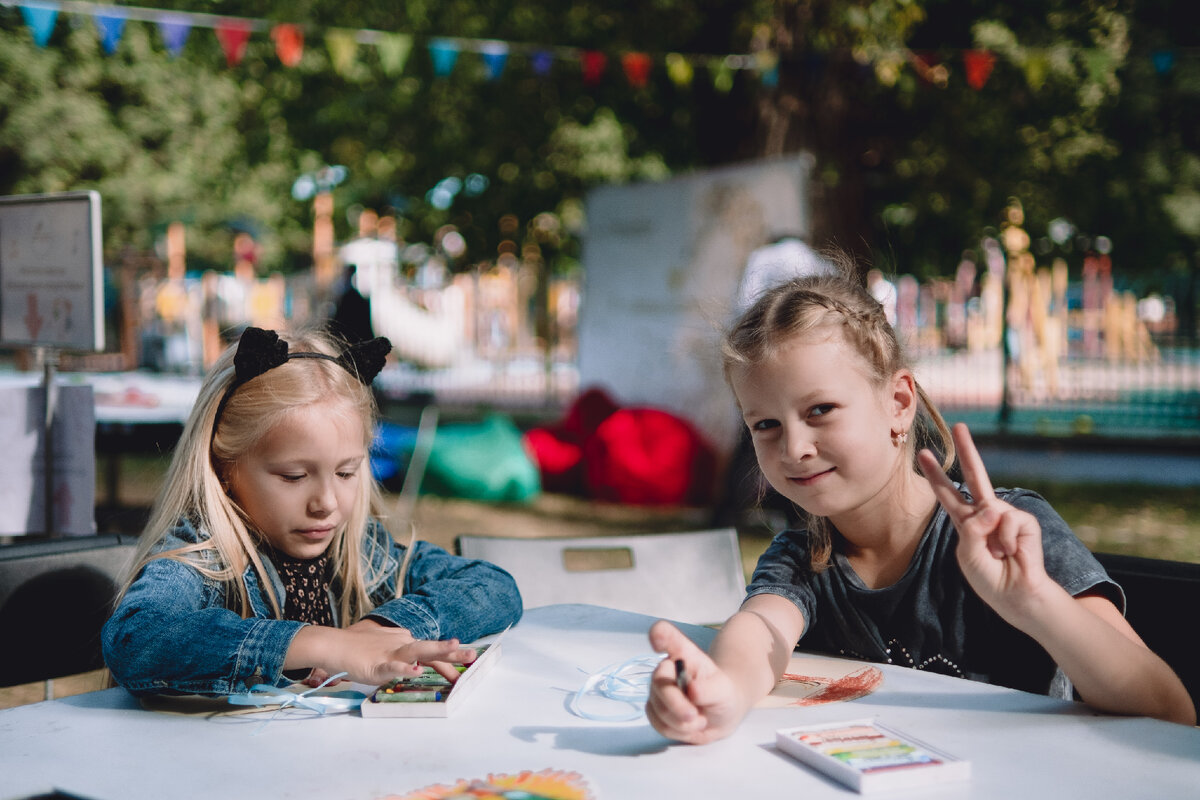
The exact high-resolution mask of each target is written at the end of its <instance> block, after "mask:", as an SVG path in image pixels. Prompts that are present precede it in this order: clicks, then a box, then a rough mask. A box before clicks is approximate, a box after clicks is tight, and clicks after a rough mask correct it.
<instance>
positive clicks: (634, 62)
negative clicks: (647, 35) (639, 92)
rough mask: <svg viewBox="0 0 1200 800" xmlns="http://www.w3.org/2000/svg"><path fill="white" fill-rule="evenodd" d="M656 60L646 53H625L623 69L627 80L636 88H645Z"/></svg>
mask: <svg viewBox="0 0 1200 800" xmlns="http://www.w3.org/2000/svg"><path fill="white" fill-rule="evenodd" d="M653 66H654V62H653V61H652V60H651V59H650V56H649V55H648V54H646V53H624V54H622V55H621V69H623V70H624V71H625V80H627V81H629V85H630V86H632V87H633V88H635V89H643V88H645V86H646V84H647V83H648V82H649V81H650V69H651V68H652V67H653Z"/></svg>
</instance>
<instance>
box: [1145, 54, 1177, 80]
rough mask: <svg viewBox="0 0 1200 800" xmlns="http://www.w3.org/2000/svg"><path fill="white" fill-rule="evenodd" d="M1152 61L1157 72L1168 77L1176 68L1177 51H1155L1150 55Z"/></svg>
mask: <svg viewBox="0 0 1200 800" xmlns="http://www.w3.org/2000/svg"><path fill="white" fill-rule="evenodd" d="M1150 61H1151V62H1152V63H1153V64H1154V71H1155V72H1157V73H1158V74H1159V75H1166V74H1167V73H1168V72H1170V71H1171V70H1172V69H1173V68H1174V67H1175V51H1174V50H1155V51H1154V52H1153V53H1151V54H1150Z"/></svg>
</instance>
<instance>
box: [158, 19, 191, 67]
mask: <svg viewBox="0 0 1200 800" xmlns="http://www.w3.org/2000/svg"><path fill="white" fill-rule="evenodd" d="M191 32H192V25H191V23H190V22H188V18H187V17H185V16H182V15H178V14H168V15H165V16H163V17H162V18H160V19H159V20H158V33H159V35H160V36H162V40H163V45H164V46H165V47H166V48H167V52H168V53H170V54H171V58H178V57H179V54H180V53H182V52H183V46H184V45H185V44H187V40H188V34H190V33H191Z"/></svg>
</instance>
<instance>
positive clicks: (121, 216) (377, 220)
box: [0, 0, 1200, 565]
mask: <svg viewBox="0 0 1200 800" xmlns="http://www.w3.org/2000/svg"><path fill="white" fill-rule="evenodd" d="M1185 6H1186V4H1183V3H1177V2H1176V3H1172V2H1168V1H1167V0H1142V1H1137V0H1103V1H1102V2H1101V1H1100V0H1082V2H1080V1H1079V0H1072V2H1066V1H1065V0H1062V1H1060V0H1040V1H1039V2H996V1H995V0H841V1H835V0H811V1H807V2H806V1H804V0H774V1H773V2H766V1H758V0H750V1H747V0H738V1H737V2H734V1H733V0H703V1H701V0H654V2H647V3H640V4H635V5H633V6H629V5H628V4H619V3H605V2H590V0H579V1H578V2H571V3H561V4H560V3H554V2H550V3H547V2H537V3H534V2H524V0H512V2H508V3H504V4H496V3H483V2H476V1H474V0H438V2H432V0H411V1H410V2H406V3H404V4H379V3H368V2H357V1H356V0H338V2H329V1H328V0H301V1H300V2H288V3H261V2H259V3H249V2H237V1H235V0H179V1H178V2H146V3H140V4H137V5H130V4H120V5H109V4H103V5H102V4H96V3H89V2H69V1H67V0H63V1H62V2H41V1H40V0H39V1H38V2H32V0H31V1H30V2H11V1H10V0H0V76H2V77H0V196H7V197H10V198H11V197H14V196H26V195H43V194H47V193H59V192H79V191H89V190H90V191H95V192H96V193H97V194H98V195H99V197H100V199H101V211H102V214H101V216H102V254H101V261H102V271H101V277H100V280H101V282H102V287H101V292H100V295H101V296H102V306H103V308H102V315H101V317H102V321H103V332H104V336H103V344H102V346H101V347H99V348H96V349H94V350H87V349H84V350H72V349H70V348H67V349H62V350H61V352H60V351H58V350H55V349H53V348H47V347H44V346H38V342H37V338H38V337H37V334H36V333H33V334H32V336H30V337H28V341H26V342H24V343H22V342H13V341H5V342H4V345H5V347H4V348H3V349H2V350H0V357H2V361H3V369H2V370H0V388H4V390H5V391H8V390H11V391H13V392H22V393H24V394H21V395H20V397H21V398H23V400H22V402H25V401H29V402H30V403H34V401H33V400H32V399H31V398H33V397H34V396H33V395H30V394H28V392H29V391H32V390H33V387H36V384H37V382H38V380H39V378H40V377H41V376H42V375H43V374H44V370H45V367H46V362H47V360H48V359H49V360H51V361H53V365H54V366H55V367H56V369H57V370H58V379H59V380H60V381H62V382H64V384H65V385H67V386H72V387H81V388H82V389H85V390H86V392H84V395H85V396H84V397H83V398H82V400H81V401H80V402H81V405H80V406H79V409H80V410H79V412H78V413H79V414H81V415H83V417H82V418H83V419H85V420H88V423H89V424H91V423H92V421H94V429H95V437H94V442H93V441H92V439H91V438H90V437H89V436H87V435H84V436H83V437H75V438H74V439H70V438H69V437H63V436H60V437H58V438H56V439H55V447H56V448H58V447H67V446H68V445H64V444H61V442H62V441H64V440H69V441H70V442H71V443H72V444H71V445H70V446H71V447H73V448H74V450H73V452H74V455H72V454H71V453H64V454H62V455H61V458H62V459H64V460H65V461H68V462H70V463H71V464H73V465H74V466H68V467H64V468H63V472H64V477H63V478H62V481H63V482H64V483H66V484H68V489H65V490H60V489H54V490H53V491H54V492H55V494H54V499H53V500H52V502H53V503H55V504H56V507H59V506H61V507H59V514H58V519H59V520H60V522H61V521H63V520H66V519H67V518H68V517H69V511H70V508H71V507H72V505H71V504H72V503H75V504H76V505H78V504H79V503H81V502H82V504H83V506H84V507H85V508H87V509H94V510H95V513H94V514H87V513H85V514H83V515H79V514H76V515H75V519H74V520H73V521H72V522H71V523H70V524H67V525H66V528H65V530H64V532H65V533H68V534H84V535H86V534H89V533H95V532H100V533H106V532H121V533H132V534H136V533H137V531H138V529H139V526H140V523H141V520H142V519H143V518H144V513H145V509H146V507H147V506H148V505H149V503H150V502H151V501H152V499H153V494H154V491H155V490H156V489H157V486H158V482H159V480H160V479H161V475H162V473H163V470H164V468H165V464H166V461H167V459H168V458H169V454H170V449H171V447H172V446H173V443H174V439H175V437H177V436H178V432H179V425H180V423H181V421H182V418H183V417H184V416H185V415H186V413H187V410H188V408H189V407H190V404H191V401H192V400H193V399H194V397H195V391H196V388H197V386H198V383H199V377H200V375H201V374H202V373H203V371H204V369H205V367H206V366H207V365H208V364H210V363H211V362H212V360H213V359H214V358H215V356H216V354H217V353H218V352H220V350H221V349H222V348H223V347H224V346H226V345H227V344H228V343H229V342H230V341H232V340H233V339H234V338H235V337H236V336H237V334H238V333H239V332H240V330H241V329H242V328H244V327H245V326H246V325H256V326H260V327H277V326H280V325H283V324H287V323H313V324H333V325H335V326H338V328H339V330H341V331H342V332H343V333H344V334H345V335H347V336H350V337H354V336H368V335H386V336H388V337H389V338H390V339H392V341H393V342H394V343H395V345H396V352H395V354H394V357H393V361H392V362H391V363H389V365H388V367H387V368H386V369H385V370H384V372H383V374H381V376H380V378H379V380H378V382H377V384H376V388H377V390H378V394H379V398H380V403H381V408H382V411H383V415H384V419H385V424H384V425H383V427H382V428H381V431H380V438H379V441H378V442H377V448H376V453H375V456H376V460H375V469H376V473H377V475H378V476H379V477H380V478H381V479H382V480H384V482H385V486H387V487H388V488H389V490H390V491H392V492H395V491H397V490H398V489H399V486H400V485H401V483H402V481H403V477H404V474H405V470H406V465H407V459H408V457H409V456H410V455H411V452H412V448H413V446H414V442H415V430H416V428H415V426H416V421H417V418H418V415H419V412H420V411H421V410H422V409H423V408H425V407H427V406H430V405H434V406H436V407H437V408H438V409H439V412H440V417H441V427H440V430H439V438H438V441H437V446H436V448H435V449H436V451H437V452H436V455H437V457H436V458H434V459H433V460H432V461H431V464H430V472H429V473H428V474H427V475H426V481H425V483H424V484H423V486H422V489H423V492H424V496H423V498H422V501H421V503H420V504H419V506H418V508H417V512H416V514H417V519H418V526H419V530H420V533H421V535H422V536H423V537H425V538H429V539H431V540H433V541H436V542H438V543H440V544H444V545H449V543H450V542H452V540H453V537H454V536H455V535H457V534H460V533H468V532H471V533H480V532H482V533H487V532H496V533H503V534H507V535H548V534H550V535H574V534H579V535H588V534H594V533H597V532H606V531H612V532H628V531H635V530H636V531H665V530H681V529H689V528H697V527H708V526H713V525H730V524H732V525H736V526H737V527H738V529H739V532H741V534H742V542H743V550H744V552H745V556H746V560H747V564H748V565H749V564H752V562H753V559H754V558H755V557H756V554H757V552H760V551H761V549H762V547H763V546H765V542H766V541H767V539H768V538H769V536H770V535H771V533H772V532H773V531H774V530H776V529H777V528H778V527H779V526H780V525H781V524H783V523H784V522H785V521H786V514H787V510H786V509H781V508H779V507H777V506H773V504H772V503H771V502H770V498H768V499H767V502H766V503H764V504H763V505H762V506H761V507H760V506H758V505H757V504H756V502H755V500H756V498H757V493H756V487H755V486H754V479H753V476H752V474H751V473H750V469H749V465H747V464H745V463H744V461H741V460H739V459H738V458H737V431H736V413H735V412H734V409H733V406H732V399H731V397H730V396H729V395H728V393H727V391H726V390H725V389H724V387H723V386H722V385H721V383H720V378H719V373H715V372H714V370H715V369H716V363H715V362H716V359H715V357H714V352H713V349H712V348H713V346H714V344H715V341H716V333H717V331H718V330H719V328H720V326H721V325H722V324H723V323H724V322H726V321H727V320H728V319H729V316H730V314H731V313H732V310H733V307H734V303H735V297H736V294H737V289H738V285H739V282H740V281H741V280H742V279H743V277H744V274H745V272H746V267H747V264H749V263H751V262H752V261H753V260H754V259H755V258H759V259H763V258H767V259H768V260H769V259H771V258H774V259H776V260H787V259H792V260H795V259H804V258H810V257H818V256H817V255H816V254H819V253H820V252H822V251H823V250H825V249H827V248H830V247H835V248H838V249H841V250H844V251H848V252H850V253H852V254H854V255H855V256H857V257H858V258H859V259H860V260H861V262H862V264H863V265H864V269H867V268H870V269H871V270H872V274H871V282H872V289H873V291H876V292H877V297H879V298H880V299H881V301H882V302H884V304H885V306H886V307H887V309H888V311H889V315H890V316H891V318H892V319H893V324H894V325H895V326H896V329H897V331H898V332H899V333H900V334H901V337H902V338H903V340H904V342H905V343H906V345H907V346H908V348H909V350H910V352H911V354H912V356H913V358H914V360H915V363H916V370H917V375H918V378H919V380H920V381H921V382H922V384H923V385H924V386H925V387H926V389H927V391H928V392H929V394H930V395H931V396H932V397H933V399H934V400H935V401H936V402H937V403H938V404H939V405H940V407H941V408H942V410H943V411H944V413H945V414H946V416H947V417H948V418H949V419H951V420H952V421H954V420H963V421H966V422H968V423H970V424H971V426H972V430H973V431H974V432H975V433H976V435H977V437H978V438H979V439H980V441H981V442H982V444H983V450H984V456H985V460H986V461H987V462H988V464H989V465H990V467H991V469H992V472H993V475H994V478H995V479H996V482H997V483H998V484H1008V485H1014V484H1019V485H1022V486H1027V487H1030V488H1034V489H1037V490H1039V491H1042V492H1043V493H1044V494H1046V495H1047V496H1048V497H1049V499H1050V500H1051V502H1052V503H1053V504H1054V505H1055V506H1056V507H1057V508H1058V509H1059V510H1060V511H1061V513H1063V515H1064V516H1065V517H1066V518H1067V519H1068V521H1069V522H1070V523H1071V524H1072V525H1073V526H1074V528H1075V530H1076V531H1077V532H1078V533H1079V535H1080V536H1081V538H1083V539H1084V540H1085V541H1086V542H1087V543H1088V544H1089V546H1091V547H1093V548H1095V549H1100V550H1105V551H1109V552H1119V553H1130V554H1137V555H1147V556H1153V557H1156V558H1164V559H1175V560H1184V561H1198V562H1200V501H1197V499H1196V491H1195V487H1196V485H1198V484H1200V474H1198V473H1200V465H1198V464H1197V461H1198V459H1197V454H1198V453H1200V449H1198V445H1200V354H1198V353H1200V351H1198V350H1197V342H1196V334H1197V322H1196V310H1197V296H1196V289H1197V261H1198V257H1200V119H1198V117H1200V103H1198V102H1197V100H1198V98H1200V41H1198V38H1200V32H1198V29H1197V28H1196V26H1195V25H1193V24H1191V23H1190V21H1189V22H1185V21H1184V17H1185V16H1187V15H1186V10H1187V9H1186V8H1185ZM1189 19H1190V18H1189ZM0 236H2V231H0ZM2 247H3V242H2V241H0V248H2ZM2 253H3V250H2V249H0V254H2ZM2 268H3V264H2V261H0V269H2ZM5 290H6V292H7V293H8V297H7V298H6V299H4V301H3V302H4V308H5V314H7V315H8V320H9V321H10V322H11V320H12V318H13V316H14V315H13V313H12V312H13V308H14V307H15V308H16V309H17V310H18V311H19V312H20V313H21V314H23V315H24V316H25V317H26V318H33V319H38V320H41V319H53V318H54V315H55V314H56V313H59V312H60V311H61V309H58V308H52V307H37V306H36V304H34V305H30V303H32V302H33V301H31V300H27V299H25V298H17V297H16V296H15V291H16V290H15V288H14V285H13V284H12V283H8V284H7V285H6V286H5ZM67 313H68V316H69V313H70V312H69V311H68V312H67ZM12 396H13V397H16V396H17V395H15V394H14V395H12ZM14 407H15V406H13V405H9V404H7V403H6V408H14ZM88 414H90V415H92V417H91V418H90V419H89V418H88V417H87V415H88ZM9 416H10V417H12V415H11V414H10V415H9ZM10 422H13V423H14V424H15V425H17V427H20V428H21V429H22V430H23V431H25V432H26V433H28V429H29V427H30V426H29V425H28V424H27V422H28V421H27V420H24V419H23V418H22V420H17V419H16V418H15V417H13V418H12V419H10ZM56 424H57V423H56ZM31 452H33V451H32V450H31ZM55 458H56V459H59V458H60V454H59V453H58V452H57V450H56V452H55ZM71 459H74V460H73V461H72V460H71ZM6 469H9V470H16V471H18V472H21V471H23V473H22V474H23V475H25V479H26V480H25V483H26V484H29V483H30V482H31V481H32V483H33V484H37V480H36V479H31V478H30V477H29V475H30V466H29V464H25V463H24V462H20V463H13V464H9V465H8V466H7V467H6ZM33 474H35V475H36V468H34V473H33ZM71 487H73V488H71ZM67 495H69V497H68V496H67ZM15 517H16V518H15V519H14V520H12V521H8V522H6V523H5V525H6V527H5V529H4V530H3V532H2V533H3V534H4V535H5V536H6V537H7V539H6V540H8V541H12V540H16V539H17V538H19V537H22V536H29V535H38V534H44V533H45V531H44V530H42V529H39V528H38V523H37V514H36V513H32V512H31V513H30V514H26V515H24V516H22V515H20V514H17V515H15ZM22 526H23V527H22Z"/></svg>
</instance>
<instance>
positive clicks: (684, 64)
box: [667, 53, 695, 88]
mask: <svg viewBox="0 0 1200 800" xmlns="http://www.w3.org/2000/svg"><path fill="white" fill-rule="evenodd" d="M667 77H668V78H670V79H671V82H672V83H674V84H675V85H676V86H681V87H684V88H686V87H688V86H691V85H692V78H693V77H695V70H693V69H692V62H690V61H688V60H687V59H686V58H684V57H683V56H682V55H680V54H679V53H667Z"/></svg>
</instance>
